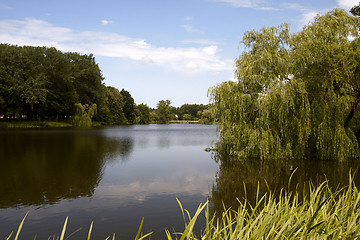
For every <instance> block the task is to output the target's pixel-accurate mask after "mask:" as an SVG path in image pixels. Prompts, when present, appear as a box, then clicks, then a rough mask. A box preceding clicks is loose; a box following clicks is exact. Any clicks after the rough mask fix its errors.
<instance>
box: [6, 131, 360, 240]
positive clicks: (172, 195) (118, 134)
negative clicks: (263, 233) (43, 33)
mask: <svg viewBox="0 0 360 240" xmlns="http://www.w3.org/2000/svg"><path fill="white" fill-rule="evenodd" d="M216 141H217V133H216V126H214V125H186V124H184V125H183V124H169V125H145V126H120V127H106V128H98V129H92V130H81V129H27V130H6V131H0V164H1V170H0V183H1V184H0V239H6V237H7V236H9V234H10V233H11V232H12V231H14V232H16V230H17V227H18V225H19V224H20V222H21V220H22V218H23V217H24V216H25V215H26V213H27V212H29V214H28V216H27V218H26V220H25V223H24V227H23V229H22V232H21V235H20V237H21V239H33V238H34V236H35V235H37V239H47V238H48V237H49V236H52V235H54V234H55V235H56V236H59V235H60V232H61V229H62V226H63V223H64V221H65V218H66V217H67V216H68V217H69V222H68V228H67V231H66V236H69V235H70V234H71V233H73V235H72V236H71V237H70V239H85V238H86V235H87V232H88V229H89V226H90V224H91V221H93V222H94V227H93V231H92V238H93V239H105V238H106V237H107V236H109V235H112V234H113V233H115V234H116V239H133V238H134V237H135V235H136V232H137V229H138V227H139V225H140V222H141V219H142V218H143V217H144V226H143V232H144V233H147V232H150V231H152V232H153V237H152V239H160V238H164V236H165V235H164V230H165V229H170V230H171V231H172V229H173V228H174V229H175V230H176V231H182V230H183V228H184V220H183V217H182V215H181V211H180V208H179V206H178V204H177V201H176V198H178V199H179V200H180V201H181V203H182V204H183V206H184V208H186V209H188V210H189V211H190V212H191V213H192V214H193V213H194V211H195V209H196V208H197V207H198V205H199V204H200V203H205V202H206V201H207V200H208V199H210V206H211V209H212V210H213V211H216V212H221V211H222V206H223V205H222V203H224V204H225V205H226V206H236V205H237V201H238V200H237V199H239V200H242V199H244V197H245V191H244V183H245V185H246V195H247V197H248V198H249V199H250V201H254V200H255V199H256V195H257V189H259V191H260V194H263V193H265V192H267V191H268V188H270V189H272V190H273V191H279V190H280V189H281V188H290V190H291V191H292V190H295V189H296V188H298V189H299V188H300V189H302V187H303V186H305V185H306V183H307V181H309V180H312V181H313V182H314V184H317V183H318V182H320V181H322V180H324V179H325V178H327V179H328V180H329V182H330V185H331V186H332V187H334V188H336V187H341V186H345V185H346V184H347V183H348V176H349V171H350V169H352V170H353V171H354V172H355V171H356V170H357V169H358V168H359V163H358V161H349V162H343V163H337V162H319V161H315V160H307V161H290V160H284V161H280V160H273V161H259V160H248V161H246V162H231V161H224V162H223V163H222V161H219V159H218V157H216V156H214V154H213V153H211V152H207V151H205V149H206V148H209V147H212V146H213V144H214V143H215V142H216ZM220 160H221V159H220ZM222 160H225V159H222ZM294 171H295V173H294ZM293 173H294V174H293ZM291 174H293V177H292V180H291V182H290V183H289V181H288V180H289V178H290V176H291ZM358 176H359V174H357V175H355V178H354V180H355V182H356V183H359V182H360V181H359V180H360V179H359V177H358ZM304 183H305V184H304ZM201 223H202V222H201V219H200V222H199V224H198V228H199V229H200V228H201Z"/></svg>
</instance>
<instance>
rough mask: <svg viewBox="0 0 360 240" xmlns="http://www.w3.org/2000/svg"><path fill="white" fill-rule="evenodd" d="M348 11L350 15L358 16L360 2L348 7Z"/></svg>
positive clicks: (359, 13)
mask: <svg viewBox="0 0 360 240" xmlns="http://www.w3.org/2000/svg"><path fill="white" fill-rule="evenodd" d="M350 12H351V13H352V15H354V16H359V17H360V2H359V4H358V5H355V6H354V7H352V8H351V9H350Z"/></svg>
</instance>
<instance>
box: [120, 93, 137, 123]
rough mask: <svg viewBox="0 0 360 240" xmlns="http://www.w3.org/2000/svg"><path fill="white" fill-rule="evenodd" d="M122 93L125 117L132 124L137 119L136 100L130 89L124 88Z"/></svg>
mask: <svg viewBox="0 0 360 240" xmlns="http://www.w3.org/2000/svg"><path fill="white" fill-rule="evenodd" d="M120 93H121V95H122V96H123V100H124V115H125V118H126V119H127V121H128V123H130V124H132V123H134V120H135V101H134V99H133V98H132V96H131V94H130V93H129V92H128V91H126V90H124V89H122V90H121V91H120Z"/></svg>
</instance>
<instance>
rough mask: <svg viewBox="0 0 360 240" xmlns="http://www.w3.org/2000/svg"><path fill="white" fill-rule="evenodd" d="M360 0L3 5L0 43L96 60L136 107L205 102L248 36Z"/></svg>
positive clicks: (2, 1) (294, 27)
mask: <svg viewBox="0 0 360 240" xmlns="http://www.w3.org/2000/svg"><path fill="white" fill-rule="evenodd" d="M358 3H359V0H316V1H314V0H311V1H309V0H302V1H300V0H295V1H291V0H276V1H270V0H101V1H100V0H86V1H85V0H61V1H53V0H0V43H8V44H16V45H31V46H49V47H50V46H51V47H56V48H57V49H59V50H61V51H64V52H69V51H72V52H80V53H83V54H90V53H93V54H94V56H95V58H96V61H97V63H98V64H99V66H100V68H101V70H102V74H103V76H104V78H105V85H108V86H113V87H116V88H118V89H119V90H121V89H122V88H124V89H126V90H128V91H129V92H130V94H131V95H132V96H133V97H134V99H135V102H136V103H137V104H140V103H145V104H147V105H149V106H150V107H156V104H157V103H158V101H160V100H166V99H168V100H170V101H171V103H172V105H173V106H176V107H179V106H181V105H182V104H185V103H198V104H200V103H202V104H207V103H209V99H208V97H207V91H208V89H209V87H211V86H214V85H216V84H218V83H221V82H223V81H227V80H231V79H233V72H234V60H235V59H236V58H237V57H238V56H239V55H240V54H241V46H239V42H240V41H241V39H242V36H243V34H244V32H245V31H247V30H251V29H260V28H262V27H264V26H277V25H279V24H281V23H282V22H287V23H289V24H290V28H291V31H293V32H297V31H299V30H301V27H302V26H304V24H306V23H308V22H309V21H311V20H312V19H313V17H314V16H315V15H316V14H317V13H320V14H323V13H326V12H327V11H329V10H331V9H333V8H335V7H340V8H344V9H346V10H349V9H350V8H351V7H352V6H354V5H357V4H358Z"/></svg>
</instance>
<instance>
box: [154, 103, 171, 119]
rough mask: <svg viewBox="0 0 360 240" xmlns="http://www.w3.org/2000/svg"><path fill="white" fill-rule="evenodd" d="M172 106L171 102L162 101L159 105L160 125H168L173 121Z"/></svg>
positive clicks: (157, 111)
mask: <svg viewBox="0 0 360 240" xmlns="http://www.w3.org/2000/svg"><path fill="white" fill-rule="evenodd" d="M170 104H171V102H170V100H161V101H159V103H158V104H157V110H156V113H157V116H158V117H159V122H160V123H167V122H168V121H170V120H171V113H170Z"/></svg>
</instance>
